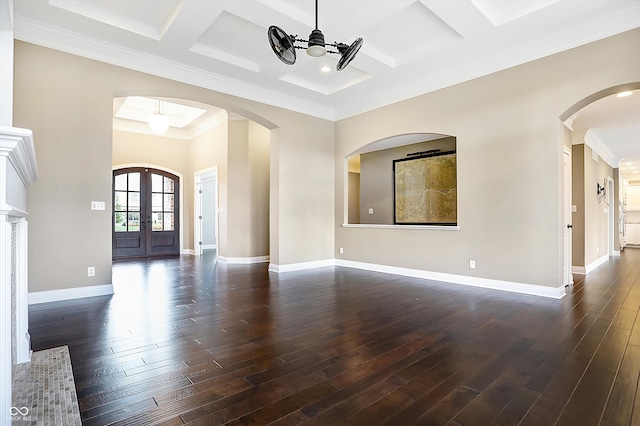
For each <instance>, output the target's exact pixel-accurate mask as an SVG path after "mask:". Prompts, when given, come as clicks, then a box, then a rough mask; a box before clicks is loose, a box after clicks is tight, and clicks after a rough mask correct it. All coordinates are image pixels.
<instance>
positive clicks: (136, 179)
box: [129, 172, 140, 191]
mask: <svg viewBox="0 0 640 426" xmlns="http://www.w3.org/2000/svg"><path fill="white" fill-rule="evenodd" d="M129 191H140V172H136V173H129Z"/></svg>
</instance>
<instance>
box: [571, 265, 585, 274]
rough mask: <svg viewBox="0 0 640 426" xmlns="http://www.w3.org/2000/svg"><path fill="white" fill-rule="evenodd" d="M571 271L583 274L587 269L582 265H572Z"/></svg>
mask: <svg viewBox="0 0 640 426" xmlns="http://www.w3.org/2000/svg"><path fill="white" fill-rule="evenodd" d="M571 273H572V274H580V275H585V274H586V273H587V270H586V269H585V267H584V266H572V267H571Z"/></svg>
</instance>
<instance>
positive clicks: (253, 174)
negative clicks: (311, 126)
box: [247, 121, 270, 257]
mask: <svg viewBox="0 0 640 426" xmlns="http://www.w3.org/2000/svg"><path fill="white" fill-rule="evenodd" d="M269 136H270V135H269V131H268V130H267V129H265V128H264V127H262V126H260V125H259V124H256V123H254V122H252V121H251V122H249V141H248V142H249V194H250V197H249V201H250V203H251V204H250V207H249V229H250V230H251V233H250V235H249V239H248V243H249V247H248V250H247V253H248V254H247V256H248V257H256V256H265V255H268V254H269V173H270V165H269V151H270V146H269V145H270V143H269Z"/></svg>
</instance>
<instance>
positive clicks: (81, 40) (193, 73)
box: [14, 16, 335, 121]
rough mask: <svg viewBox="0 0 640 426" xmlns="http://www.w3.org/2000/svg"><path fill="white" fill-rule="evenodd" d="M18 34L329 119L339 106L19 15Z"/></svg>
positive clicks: (28, 39)
mask: <svg viewBox="0 0 640 426" xmlns="http://www.w3.org/2000/svg"><path fill="white" fill-rule="evenodd" d="M14 38H15V39H16V40H20V41H24V42H27V43H32V44H36V45H38V46H43V47H47V48H50V49H54V50H58V51H61V52H65V53H70V54H72V55H77V56H82V57H84V58H88V59H93V60H96V61H100V62H105V63H108V64H111V65H116V66H119V67H122V68H127V69H131V70H134V71H139V72H143V73H145V74H151V75H155V76H158V77H162V78H167V79H170V80H174V81H179V82H182V83H186V84H191V85H194V86H198V87H202V88H204V89H209V90H214V91H216V92H221V93H226V94H228V95H233V96H238V97H241V98H244V99H248V100H252V101H255V102H261V103H264V104H268V105H272V106H275V107H280V108H284V109H287V110H291V111H296V112H299V113H302V114H306V115H310V116H313V117H317V118H322V119H325V120H331V121H334V120H335V110H334V109H333V108H330V107H326V106H323V105H319V104H317V103H313V102H305V101H301V100H300V99H298V98H294V97H292V96H287V95H283V94H282V93H280V92H277V91H274V90H269V89H266V88H264V87H261V86H257V85H252V84H246V83H243V82H241V81H239V80H234V79H231V78H228V77H225V76H222V75H219V74H215V73H212V72H205V71H203V70H202V69H199V68H195V67H190V66H186V65H183V64H181V63H178V62H173V61H168V60H166V59H161V58H158V57H156V56H152V55H149V54H145V53H142V52H139V51H135V50H131V49H125V48H122V47H119V46H115V45H113V44H110V43H105V42H102V41H98V40H96V39H93V38H90V37H85V36H79V35H78V34H76V33H74V32H72V31H67V30H62V29H60V28H56V27H52V26H49V25H44V24H41V23H39V22H36V21H34V20H31V19H26V18H24V17H20V16H16V17H15V29H14Z"/></svg>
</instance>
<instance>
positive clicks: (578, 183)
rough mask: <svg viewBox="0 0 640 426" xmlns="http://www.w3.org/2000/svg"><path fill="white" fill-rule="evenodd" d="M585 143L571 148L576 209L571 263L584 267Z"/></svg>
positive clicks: (573, 221)
mask: <svg viewBox="0 0 640 426" xmlns="http://www.w3.org/2000/svg"><path fill="white" fill-rule="evenodd" d="M584 159H585V156H584V144H577V145H573V147H572V149H571V204H572V205H574V206H576V211H575V212H573V213H571V219H572V224H573V229H572V238H571V240H572V243H571V264H572V265H573V266H580V267H584V266H585V263H584V233H585V226H584V205H585V204H584V196H585V185H584V165H585V162H584Z"/></svg>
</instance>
